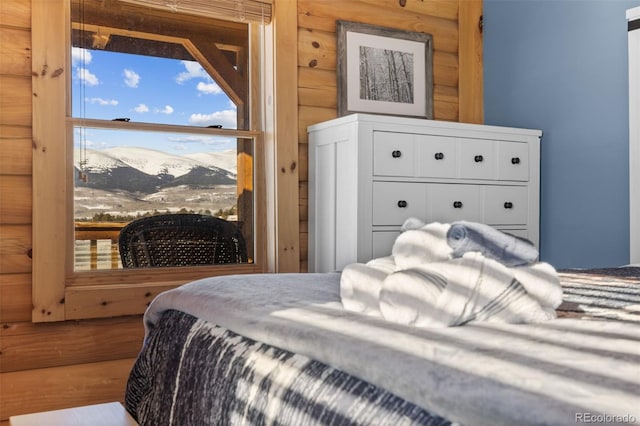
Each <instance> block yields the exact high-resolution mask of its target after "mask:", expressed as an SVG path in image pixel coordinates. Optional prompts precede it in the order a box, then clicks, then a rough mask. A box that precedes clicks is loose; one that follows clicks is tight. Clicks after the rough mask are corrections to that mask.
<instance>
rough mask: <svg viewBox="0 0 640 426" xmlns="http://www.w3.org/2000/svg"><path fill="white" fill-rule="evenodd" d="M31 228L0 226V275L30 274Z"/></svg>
mask: <svg viewBox="0 0 640 426" xmlns="http://www.w3.org/2000/svg"><path fill="white" fill-rule="evenodd" d="M30 250H31V227H30V226H28V225H0V273H2V274H19V273H31V263H32V262H31V258H30Z"/></svg>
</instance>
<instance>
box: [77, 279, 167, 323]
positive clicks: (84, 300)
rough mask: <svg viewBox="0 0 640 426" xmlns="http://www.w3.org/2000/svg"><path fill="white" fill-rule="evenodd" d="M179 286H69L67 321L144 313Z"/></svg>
mask: <svg viewBox="0 0 640 426" xmlns="http://www.w3.org/2000/svg"><path fill="white" fill-rule="evenodd" d="M175 287H176V286H175V285H157V286H148V287H147V286H140V287H131V286H127V285H121V286H102V287H101V286H95V287H93V286H92V287H67V290H66V292H65V311H66V312H65V314H66V315H65V316H66V318H67V319H81V318H105V317H111V316H114V315H134V314H141V313H144V311H145V309H146V308H147V306H149V303H151V301H152V300H153V298H154V297H156V296H157V295H158V294H160V293H162V292H163V291H167V290H170V289H172V288H175Z"/></svg>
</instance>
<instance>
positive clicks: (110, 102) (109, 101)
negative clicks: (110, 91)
mask: <svg viewBox="0 0 640 426" xmlns="http://www.w3.org/2000/svg"><path fill="white" fill-rule="evenodd" d="M85 101H86V102H89V103H90V104H98V105H100V106H116V105H118V101H116V100H115V99H102V98H85Z"/></svg>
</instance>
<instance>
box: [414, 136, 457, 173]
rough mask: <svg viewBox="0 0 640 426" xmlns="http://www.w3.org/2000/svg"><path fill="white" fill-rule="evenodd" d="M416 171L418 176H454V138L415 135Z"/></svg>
mask: <svg viewBox="0 0 640 426" xmlns="http://www.w3.org/2000/svg"><path fill="white" fill-rule="evenodd" d="M415 142H416V143H415V147H414V150H415V152H416V161H417V162H416V172H417V175H418V176H419V177H429V178H455V177H456V162H457V155H456V141H455V138H452V137H447V136H434V135H416V136H415Z"/></svg>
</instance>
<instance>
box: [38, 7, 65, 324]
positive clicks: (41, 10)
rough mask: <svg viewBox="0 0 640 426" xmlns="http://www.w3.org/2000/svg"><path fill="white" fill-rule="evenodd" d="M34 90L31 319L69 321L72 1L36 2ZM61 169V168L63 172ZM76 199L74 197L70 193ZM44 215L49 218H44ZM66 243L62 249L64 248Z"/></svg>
mask: <svg viewBox="0 0 640 426" xmlns="http://www.w3.org/2000/svg"><path fill="white" fill-rule="evenodd" d="M32 2H33V9H32V11H31V14H32V20H33V22H32V25H33V28H32V30H31V34H32V40H31V44H32V48H33V56H32V69H33V70H34V73H33V74H32V80H31V83H32V87H33V89H32V90H33V99H34V100H33V111H32V116H33V123H32V126H33V144H34V149H33V168H34V170H38V172H39V173H38V174H37V175H34V179H33V193H34V194H36V195H37V197H35V198H34V200H33V210H34V213H35V214H34V215H33V221H32V222H33V224H32V226H33V249H34V250H33V251H34V262H33V266H32V268H33V270H32V274H33V283H34V285H33V290H32V295H33V304H34V307H33V316H32V320H33V321H61V320H64V319H65V316H64V306H63V305H61V304H60V300H61V299H63V298H64V286H65V278H66V277H65V273H66V259H65V255H64V254H65V253H67V252H66V250H67V248H68V246H67V244H70V242H69V241H67V238H66V236H67V235H69V234H68V233H67V232H68V231H69V227H70V226H71V223H69V222H68V219H69V217H71V215H72V214H73V213H70V214H69V215H68V212H69V211H72V210H71V203H70V201H71V196H70V195H69V194H67V181H66V179H67V176H68V174H67V170H69V169H67V170H65V168H66V167H67V156H66V154H67V148H66V143H65V140H66V135H67V128H66V107H67V95H68V92H67V84H66V79H67V76H68V73H69V72H70V70H69V69H68V66H69V65H70V64H68V63H67V56H68V55H69V52H68V49H69V47H68V46H67V45H66V39H65V34H64V33H61V31H60V30H59V29H60V28H65V27H67V25H68V24H69V22H70V21H69V20H70V17H69V14H70V3H69V2H67V1H64V0H55V1H54V0H32ZM61 169H62V170H61ZM71 195H73V194H71ZM45 211H46V214H42V213H43V212H45ZM61 245H62V247H61Z"/></svg>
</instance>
